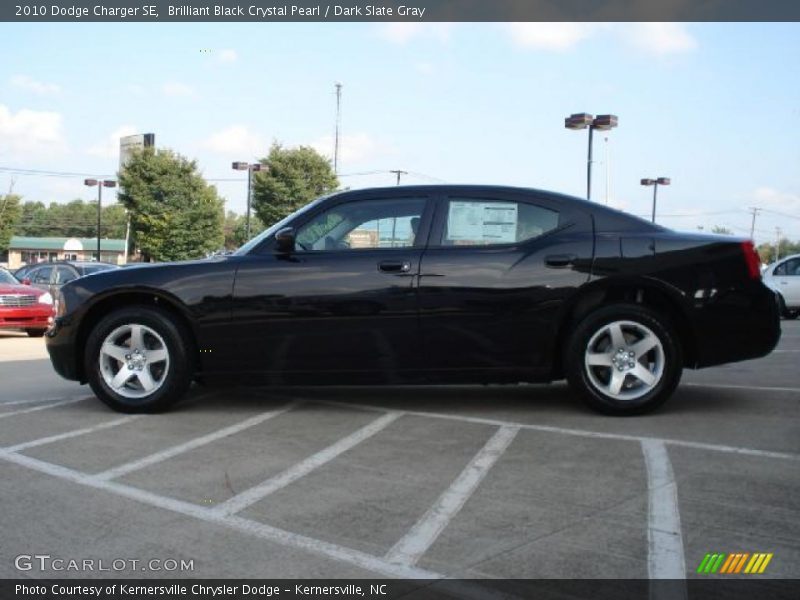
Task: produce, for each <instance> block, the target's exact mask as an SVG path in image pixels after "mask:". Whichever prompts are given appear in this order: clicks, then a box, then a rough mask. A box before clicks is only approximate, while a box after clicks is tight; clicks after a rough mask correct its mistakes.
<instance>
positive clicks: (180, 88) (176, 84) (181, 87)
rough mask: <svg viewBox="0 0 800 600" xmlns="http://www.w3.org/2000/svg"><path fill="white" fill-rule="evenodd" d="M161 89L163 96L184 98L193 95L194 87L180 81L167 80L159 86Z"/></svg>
mask: <svg viewBox="0 0 800 600" xmlns="http://www.w3.org/2000/svg"><path fill="white" fill-rule="evenodd" d="M161 91H162V92H164V95H165V96H169V97H170V98H181V97H183V98H185V97H187V96H194V89H192V87H191V86H188V85H186V84H185V83H181V82H180V81H168V82H166V83H165V84H164V85H162V86H161Z"/></svg>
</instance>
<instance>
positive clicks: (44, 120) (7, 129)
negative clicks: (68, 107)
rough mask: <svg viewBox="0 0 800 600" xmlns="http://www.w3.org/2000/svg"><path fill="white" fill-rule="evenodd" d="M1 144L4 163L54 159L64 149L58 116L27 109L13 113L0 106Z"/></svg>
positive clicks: (57, 114) (0, 151) (60, 120)
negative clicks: (50, 157) (45, 158)
mask: <svg viewBox="0 0 800 600" xmlns="http://www.w3.org/2000/svg"><path fill="white" fill-rule="evenodd" d="M0 140H2V142H0V158H2V160H5V161H7V160H10V159H14V160H15V161H19V160H21V159H35V158H40V157H49V156H54V155H57V154H60V153H61V152H63V151H64V150H65V148H66V142H65V140H64V133H63V130H62V118H61V115H60V114H59V113H57V112H48V111H36V110H29V109H27V108H23V109H20V110H19V111H17V112H16V113H13V112H11V110H10V109H9V108H8V107H7V106H5V105H3V104H0Z"/></svg>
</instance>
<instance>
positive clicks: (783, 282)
mask: <svg viewBox="0 0 800 600" xmlns="http://www.w3.org/2000/svg"><path fill="white" fill-rule="evenodd" d="M764 283H766V284H767V285H768V286H769V287H770V288H772V290H773V291H774V292H775V294H777V296H778V304H779V305H780V307H781V315H783V317H785V318H787V319H796V318H797V317H798V315H800V254H794V255H792V256H787V257H785V258H782V259H781V260H779V261H777V262H775V263H773V264H771V265H770V266H769V267H767V270H766V271H764Z"/></svg>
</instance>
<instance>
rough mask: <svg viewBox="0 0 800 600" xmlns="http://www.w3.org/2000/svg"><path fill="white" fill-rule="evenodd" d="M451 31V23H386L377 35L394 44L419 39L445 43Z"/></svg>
mask: <svg viewBox="0 0 800 600" xmlns="http://www.w3.org/2000/svg"><path fill="white" fill-rule="evenodd" d="M452 30H453V24H452V23H411V22H398V23H386V24H384V25H381V27H380V28H379V29H378V35H379V36H380V37H382V38H383V39H385V40H387V41H390V42H392V43H394V44H405V43H406V42H408V41H410V40H412V39H414V38H419V37H426V38H432V39H435V40H438V41H440V42H446V41H448V40H449V39H450V33H451V31H452Z"/></svg>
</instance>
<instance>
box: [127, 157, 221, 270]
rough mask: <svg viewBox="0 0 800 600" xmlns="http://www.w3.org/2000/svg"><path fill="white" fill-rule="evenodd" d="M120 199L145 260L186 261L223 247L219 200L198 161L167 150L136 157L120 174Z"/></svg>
mask: <svg viewBox="0 0 800 600" xmlns="http://www.w3.org/2000/svg"><path fill="white" fill-rule="evenodd" d="M119 184H120V193H119V196H118V198H119V201H120V202H121V203H122V204H123V205H124V206H125V207H126V208H127V209H128V210H129V211H130V214H131V233H132V236H133V239H134V241H135V243H136V245H137V246H138V247H139V249H140V250H141V252H142V255H143V256H144V257H145V259H153V260H159V261H162V260H185V259H189V258H198V257H202V256H204V255H206V254H208V253H209V252H213V251H215V250H219V249H220V248H221V247H222V243H223V240H224V237H223V228H222V226H223V220H224V211H223V200H222V199H221V198H220V197H219V196H218V195H217V189H216V188H215V187H214V186H210V185H208V184H207V183H206V182H205V180H204V179H203V178H202V177H201V176H200V173H198V171H197V163H195V161H191V160H188V159H186V158H185V157H183V156H180V155H179V154H176V153H175V152H172V151H171V150H158V151H155V150H153V149H152V148H146V149H144V150H142V151H139V152H136V153H134V155H133V156H132V157H131V159H130V161H129V162H128V164H127V165H126V167H125V168H124V169H123V170H122V171H121V172H120V173H119Z"/></svg>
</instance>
